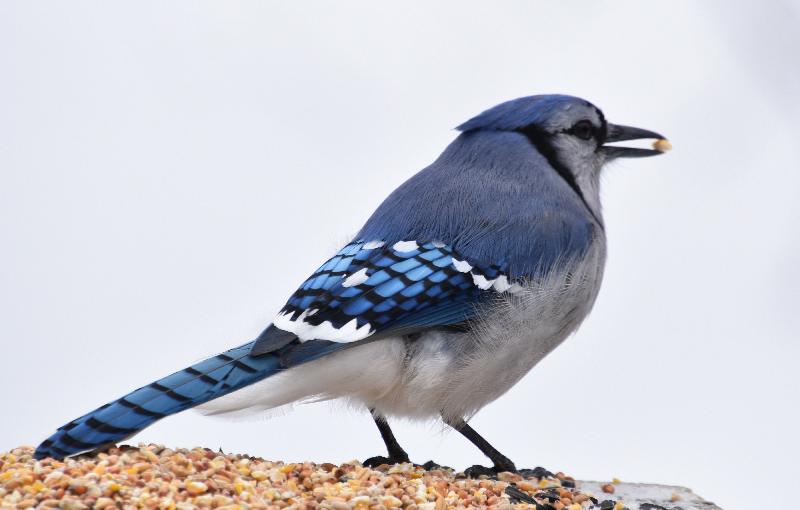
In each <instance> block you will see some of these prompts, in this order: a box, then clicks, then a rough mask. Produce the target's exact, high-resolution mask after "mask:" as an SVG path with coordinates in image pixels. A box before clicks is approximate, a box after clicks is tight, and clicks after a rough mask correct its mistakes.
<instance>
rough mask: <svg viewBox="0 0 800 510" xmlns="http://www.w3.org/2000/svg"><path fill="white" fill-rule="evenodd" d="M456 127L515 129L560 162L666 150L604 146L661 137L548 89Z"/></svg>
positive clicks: (579, 163)
mask: <svg viewBox="0 0 800 510" xmlns="http://www.w3.org/2000/svg"><path fill="white" fill-rule="evenodd" d="M458 130H459V131H463V132H469V131H477V130H485V131H516V132H519V133H521V134H524V135H525V136H527V137H528V138H529V139H530V140H531V142H533V143H534V145H536V146H537V148H539V149H540V150H542V149H544V151H545V152H547V153H548V155H555V156H557V157H558V159H559V160H560V161H561V164H565V165H568V166H573V165H571V164H570V163H575V165H576V166H582V165H584V164H586V162H593V163H595V164H597V165H602V164H603V163H605V162H607V161H609V160H612V159H616V158H619V157H623V158H637V157H646V156H655V155H658V154H662V153H663V152H664V151H665V150H667V147H668V145H667V144H665V143H663V142H662V143H661V144H657V148H654V149H641V148H633V147H619V146H613V145H607V144H610V143H613V142H621V141H626V140H638V139H649V138H652V139H655V140H665V139H664V137H663V136H662V135H660V134H658V133H656V132H653V131H649V130H647V129H641V128H635V127H631V126H622V125H617V124H611V123H610V122H607V121H606V119H605V116H604V115H603V112H602V111H600V109H599V108H597V107H596V106H595V105H593V104H592V103H590V102H589V101H586V100H585V99H581V98H579V97H573V96H566V95H558V94H549V95H538V96H528V97H521V98H518V99H513V100H511V101H506V102H505V103H501V104H499V105H497V106H495V107H493V108H490V109H489V110H486V111H485V112H483V113H481V114H480V115H477V116H476V117H473V118H472V119H470V120H468V121H467V122H465V123H463V124H461V125H460V126H458Z"/></svg>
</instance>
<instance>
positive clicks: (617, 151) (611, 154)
mask: <svg viewBox="0 0 800 510" xmlns="http://www.w3.org/2000/svg"><path fill="white" fill-rule="evenodd" d="M642 138H654V139H655V140H656V142H655V143H654V144H653V146H654V148H653V149H638V148H634V147H618V146H616V145H603V146H602V147H600V150H602V151H603V153H604V154H605V155H606V157H607V158H608V159H614V158H645V157H648V156H657V155H659V154H663V153H664V152H666V151H668V150H669V148H670V145H669V142H667V140H666V138H664V136H663V135H660V134H658V133H656V132H655V131H648V130H646V129H641V128H637V127H631V126H619V125H617V124H610V123H609V124H608V125H607V126H606V137H605V140H603V143H611V142H624V141H626V140H640V139H642Z"/></svg>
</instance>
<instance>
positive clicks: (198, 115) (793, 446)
mask: <svg viewBox="0 0 800 510" xmlns="http://www.w3.org/2000/svg"><path fill="white" fill-rule="evenodd" d="M768 5H769V7H767V5H766V4H762V3H757V2H731V1H722V0H720V1H717V2H703V3H701V2H690V1H684V2H669V3H664V2H661V3H645V2H633V1H630V2H619V1H616V2H610V1H609V2H601V1H585V2H559V3H556V2H529V1H526V2H522V1H520V2H480V3H468V2H463V1H458V2H456V1H453V2H436V3H435V4H434V3H432V2H424V1H417V2H402V3H399V2H397V3H388V2H368V1H365V2H336V3H334V2H322V1H320V2H305V1H304V2H272V1H265V2H130V3H125V4H120V3H113V2H97V3H91V2H70V3H65V2H53V3H49V2H25V1H18V2H14V1H6V2H2V3H0V342H2V350H0V357H2V362H1V363H0V409H2V418H1V419H0V450H6V449H10V448H12V447H15V446H17V445H19V444H35V443H37V442H38V441H40V440H42V439H44V438H45V437H46V436H47V435H49V434H50V433H51V432H52V431H53V430H54V429H55V428H56V427H57V426H59V425H61V424H62V423H64V422H66V421H67V420H69V419H71V418H74V417H76V416H77V415H79V414H82V413H84V412H86V411H88V410H90V409H93V408H94V407H96V406H97V405H99V404H102V403H104V402H106V401H108V400H111V399H114V398H116V397H119V396H121V395H122V394H124V393H125V392H127V391H128V390H131V389H133V388H135V387H138V386H140V385H143V384H146V383H148V382H150V381H151V380H154V379H156V378H158V377H160V376H163V375H165V374H167V373H169V372H171V371H174V370H176V369H179V368H182V367H183V366H185V365H187V364H189V363H191V362H193V361H196V360H198V359H200V358H202V357H204V356H206V355H210V354H214V353H216V352H218V351H221V350H224V349H226V348H229V347H232V346H235V345H239V344H241V343H244V342H245V341H248V340H249V339H252V338H253V337H254V336H255V335H257V334H258V333H259V332H260V331H261V329H262V328H263V327H264V326H265V325H266V324H268V323H269V321H270V320H271V318H272V317H273V316H274V314H275V313H276V312H277V310H278V309H279V308H280V306H281V305H282V304H283V303H284V301H285V299H286V298H287V297H288V295H289V294H290V293H291V292H292V291H293V290H294V289H295V288H296V287H297V285H298V284H299V283H300V282H301V281H302V280H303V279H304V278H305V277H306V276H307V275H308V274H309V272H310V271H312V270H313V269H315V268H316V267H317V266H318V265H319V264H320V263H321V262H322V261H323V260H324V259H325V258H326V257H327V256H328V255H330V254H331V252H332V251H333V250H334V249H335V248H336V247H337V246H338V245H340V244H341V243H343V242H344V241H346V240H347V239H348V237H349V236H350V235H352V234H354V233H355V232H356V231H357V229H358V228H359V226H360V224H361V223H362V222H363V221H364V220H365V219H366V218H367V216H368V215H369V214H370V212H371V211H372V210H373V209H374V208H375V207H376V206H377V205H378V203H379V202H380V201H381V200H382V199H383V198H384V197H385V196H386V195H387V194H388V193H389V192H390V191H391V190H392V189H393V188H394V187H396V186H397V185H398V184H400V183H401V182H402V181H404V180H405V179H406V178H408V177H409V176H410V175H412V174H413V173H414V172H415V171H417V170H419V169H421V168H422V167H424V166H425V165H426V164H428V163H429V162H431V161H432V160H433V159H434V158H435V157H436V156H437V155H438V154H439V152H440V151H441V150H442V149H443V148H444V146H445V145H446V144H447V143H448V142H449V141H450V140H451V139H452V138H453V137H454V136H455V132H454V131H452V129H451V128H452V127H453V126H455V125H457V124H458V123H460V122H462V121H464V120H465V119H467V118H469V117H470V116H472V115H474V114H476V113H478V112H480V111H481V110H483V109H485V108H487V107H490V106H492V105H494V104H496V103H498V102H501V101H503V100H506V99H511V98H514V97H518V96H522V95H529V94H534V93H548V92H561V93H569V94H574V95H579V96H582V97H585V98H587V99H589V100H591V101H593V102H594V103H595V104H597V105H598V106H600V107H601V108H602V109H604V111H605V113H606V116H607V117H608V118H609V119H610V120H611V121H614V122H619V123H625V124H632V125H637V126H641V127H645V128H650V129H654V130H657V131H660V132H662V133H664V134H666V135H668V136H669V137H670V139H671V140H672V142H673V144H674V146H675V150H674V151H673V152H672V153H670V154H668V155H666V156H661V157H658V158H651V159H647V160H626V161H621V162H619V163H617V164H615V165H613V167H612V168H610V169H608V170H607V172H606V176H605V180H604V193H603V198H604V204H605V211H606V213H605V214H606V222H607V226H608V235H609V245H610V256H609V263H608V269H607V273H606V279H605V283H604V288H603V290H602V292H601V295H600V298H599V300H598V302H597V306H596V307H595V310H594V312H593V314H592V316H591V317H590V319H589V320H588V321H587V322H586V323H585V324H584V326H583V327H582V329H581V330H580V331H579V333H578V334H577V335H576V336H574V337H573V338H571V339H570V340H568V341H567V342H566V343H565V344H564V345H563V346H562V347H561V348H559V349H558V350H556V352H555V353H553V354H552V355H551V356H550V357H549V358H547V359H546V360H545V361H544V362H542V363H541V365H540V366H538V367H537V368H536V369H535V370H533V372H532V373H531V374H530V375H529V376H528V377H527V378H525V379H524V380H523V381H522V382H521V383H520V384H518V385H517V386H516V387H515V388H514V389H512V390H511V391H510V392H509V393H508V394H507V395H505V396H504V397H502V398H501V399H500V400H498V401H497V402H495V403H494V404H492V405H490V406H488V407H487V408H486V409H484V410H483V411H482V412H481V413H479V414H478V416H477V417H476V418H475V419H474V421H473V425H474V426H475V427H476V429H477V430H478V431H480V432H481V433H482V434H483V435H485V436H486V437H487V438H488V439H490V440H491V441H492V442H493V443H494V444H495V445H496V446H497V447H498V448H499V449H500V450H501V451H503V452H505V453H506V454H508V455H509V456H511V457H512V458H513V459H514V460H515V462H516V463H517V465H518V466H529V467H532V466H535V465H542V466H546V467H548V468H550V469H556V470H563V471H565V472H568V473H570V474H572V475H574V476H576V477H579V478H589V479H609V478H610V477H612V476H618V477H620V478H622V479H623V480H628V481H642V482H645V481H646V482H661V483H673V484H682V485H687V486H690V487H692V488H694V489H695V490H696V491H697V492H699V493H700V494H702V495H704V496H706V497H708V498H710V499H712V500H714V501H716V502H717V503H718V504H720V505H721V506H722V507H723V508H725V509H726V510H732V509H745V508H757V507H758V506H759V503H760V502H761V503H762V504H766V501H769V502H770V503H769V504H772V503H775V502H777V501H778V500H780V499H781V498H783V496H782V495H781V494H782V492H781V491H782V490H783V489H785V488H788V487H790V486H791V485H792V482H793V481H795V482H796V478H795V479H791V478H790V476H791V475H793V474H796V472H794V473H793V470H795V469H796V465H797V457H798V454H800V449H799V448H798V440H797V430H798V426H800V423H798V422H799V421H800V420H798V410H797V407H798V397H799V396H800V395H799V393H800V390H799V389H798V387H799V386H800V384H799V383H798V375H797V371H798V369H797V363H798V359H800V356H799V355H800V347H798V342H797V336H798V334H797V331H798V330H800V313H798V298H800V295H798V290H799V289H800V271H799V270H798V263H797V262H798V248H800V228H798V221H799V220H800V203H798V199H797V198H798V192H800V164H799V163H798V159H799V158H798V137H799V135H800V128H798V125H800V124H799V123H798V114H800V58H798V49H800V35H798V34H800V32H799V31H798V30H797V26H798V24H800V6H798V4H797V3H796V2H795V3H793V4H792V3H789V2H780V1H774V2H770V3H769V4H768ZM340 411H341V410H340V409H338V408H331V407H330V406H328V405H323V404H320V405H308V406H301V407H300V408H299V409H298V410H296V411H295V412H293V413H291V414H288V415H286V416H281V417H277V418H274V419H271V420H269V421H251V422H230V421H220V420H214V419H210V418H204V417H201V416H200V415H198V414H196V413H192V412H188V413H184V414H182V415H179V416H175V417H170V418H168V419H165V420H163V421H162V422H159V423H158V424H156V425H155V426H153V427H151V428H149V429H147V430H146V431H145V432H143V433H142V434H140V435H139V436H137V437H136V438H135V441H145V442H150V441H153V442H160V443H166V444H168V445H180V446H187V447H188V446H195V445H203V446H208V447H213V448H216V447H218V446H221V447H222V448H224V449H225V450H226V451H234V452H248V453H251V454H257V455H261V456H264V457H266V458H270V459H284V460H302V459H312V460H317V461H335V462H338V461H346V460H348V459H352V458H359V459H363V458H365V457H368V456H371V455H375V454H379V453H382V451H383V446H382V443H381V441H380V438H379V436H378V434H377V432H376V431H375V430H374V425H373V424H372V422H371V420H370V419H369V418H368V417H367V416H366V415H363V414H353V413H342V412H340ZM396 433H397V435H398V437H399V439H400V441H401V443H402V444H403V445H405V447H406V448H407V449H408V450H409V451H410V453H411V454H412V457H413V458H414V459H417V460H419V461H425V460H428V459H429V458H434V459H435V460H437V461H439V462H442V463H447V464H450V465H453V466H456V467H460V468H463V467H466V466H468V465H470V464H473V463H476V462H485V459H484V458H483V457H482V456H481V454H480V453H479V452H478V451H477V450H476V449H475V448H474V447H473V446H472V445H470V444H469V443H467V441H466V440H464V439H463V438H461V437H460V436H459V435H458V434H455V433H447V434H443V433H442V431H441V428H440V427H439V426H438V425H436V424H427V425H425V424H402V423H401V424H398V425H397V427H396ZM782 484H784V485H782ZM781 487H783V489H782V488H781Z"/></svg>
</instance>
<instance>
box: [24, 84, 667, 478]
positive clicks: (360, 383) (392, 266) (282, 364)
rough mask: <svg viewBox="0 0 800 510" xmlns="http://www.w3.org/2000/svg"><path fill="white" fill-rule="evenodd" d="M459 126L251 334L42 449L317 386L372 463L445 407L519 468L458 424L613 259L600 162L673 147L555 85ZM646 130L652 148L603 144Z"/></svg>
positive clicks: (557, 336)
mask: <svg viewBox="0 0 800 510" xmlns="http://www.w3.org/2000/svg"><path fill="white" fill-rule="evenodd" d="M456 129H457V131H458V134H457V136H456V137H455V139H454V140H453V141H452V142H451V143H450V144H449V145H448V146H447V147H446V148H445V149H444V151H443V152H442V154H441V155H440V156H439V157H438V158H437V159H436V160H435V161H434V162H433V163H431V164H430V165H429V166H427V167H425V168H424V169H422V170H421V171H419V172H418V173H416V174H414V175H413V176H411V177H410V178H409V179H408V180H407V181H405V182H404V183H403V184H401V185H400V186H399V187H398V188H397V189H395V190H394V191H393V192H392V193H391V194H390V195H389V196H388V197H387V198H386V199H385V200H384V201H383V202H382V203H381V204H380V206H379V207H378V208H377V209H376V210H375V211H374V213H373V214H372V215H371V216H370V217H369V218H368V219H367V221H366V223H364V225H363V227H362V228H361V229H360V231H358V233H357V234H356V235H355V236H353V237H352V240H351V241H350V242H349V243H347V244H346V245H345V246H344V247H342V248H341V249H340V250H339V251H338V252H336V253H335V254H334V255H333V256H332V257H331V258H329V259H328V260H327V261H326V262H325V263H324V264H322V265H321V266H320V267H319V269H317V270H316V271H314V272H313V273H312V274H311V275H310V276H309V277H308V279H306V280H305V281H304V282H303V283H302V284H301V285H300V287H299V288H298V289H297V291H296V292H295V293H294V294H292V295H291V296H290V297H289V299H288V301H287V302H286V304H285V306H284V307H283V308H282V309H281V310H280V312H279V313H278V314H277V316H276V317H275V318H274V320H273V322H272V323H271V324H269V325H268V326H267V327H266V329H264V330H263V332H262V333H261V334H260V335H259V336H258V337H256V338H255V339H254V340H252V341H250V342H248V343H245V344H243V345H240V346H238V347H234V348H232V349H230V350H228V351H225V352H223V353H220V354H218V355H216V356H213V357H210V358H208V359H204V360H202V361H200V362H198V363H195V364H193V365H191V366H189V367H187V368H184V369H183V370H180V371H178V372H175V373H173V374H171V375H168V376H166V377H164V378H162V379H159V380H157V381H155V382H153V383H151V384H148V385H146V386H143V387H141V388H139V389H137V390H135V391H132V392H131V393H129V394H127V395H125V396H123V397H122V398H119V399H118V400H115V401H113V402H110V403H107V404H105V405H103V406H101V407H99V408H97V409H95V410H94V411H91V412H89V413H88V414H85V415H83V416H81V417H79V418H76V419H74V420H72V421H70V422H69V423H67V424H65V425H63V426H62V427H60V428H59V429H57V431H56V432H55V433H54V434H52V435H51V436H50V437H49V438H48V439H46V440H44V441H43V442H42V443H41V444H40V445H39V446H38V447H37V448H36V450H35V454H34V455H35V457H36V458H37V459H43V458H46V457H52V458H55V459H63V458H65V457H68V456H72V455H77V454H81V453H92V452H97V451H102V450H103V449H106V448H108V447H110V446H113V445H115V444H117V443H119V442H120V441H123V440H125V439H128V438H130V437H131V436H133V435H134V434H136V433H138V432H139V431H141V430H142V429H144V428H145V427H147V426H149V425H151V424H152V423H154V422H156V421H158V420H160V419H162V418H164V417H166V416H169V415H172V414H175V413H179V412H181V411H184V410H186V409H189V408H193V407H198V406H199V408H200V410H201V411H202V412H205V413H206V414H212V415H216V414H226V413H238V412H243V411H262V410H269V409H273V408H277V407H280V406H284V405H287V404H291V403H293V402H297V401H304V400H308V399H312V398H313V399H317V400H325V399H343V400H345V401H347V402H348V403H351V404H353V405H355V406H358V407H359V408H361V409H364V410H365V411H368V412H369V414H370V415H371V417H372V419H373V420H374V421H375V424H376V425H377V428H378V432H379V433H380V435H381V437H382V439H383V441H384V443H385V445H386V450H387V453H386V455H377V456H375V457H371V458H370V459H367V460H366V461H365V462H364V464H365V465H372V466H376V465H380V464H384V463H387V464H394V463H403V462H410V460H409V455H408V453H407V452H406V451H405V450H404V449H403V447H402V446H401V445H400V444H399V442H398V440H397V439H396V437H395V435H394V433H393V431H392V429H391V427H390V425H389V419H395V418H401V417H402V418H410V419H418V420H441V422H443V423H444V424H446V425H447V426H449V427H451V428H452V429H455V430H456V431H458V432H459V433H461V434H462V435H463V436H464V437H465V438H466V439H468V440H469V441H470V442H472V443H473V444H474V445H475V446H477V448H478V449H479V450H480V451H481V452H482V453H483V454H484V455H485V456H486V457H488V459H489V460H490V461H491V462H492V465H491V466H490V467H485V466H481V465H479V464H476V465H474V466H472V467H471V468H469V473H468V474H471V475H480V474H492V473H495V474H496V473H499V472H502V471H510V472H520V471H521V470H518V469H517V467H516V465H515V464H514V462H512V460H511V459H510V458H509V457H507V456H505V455H504V454H502V453H500V452H499V451H498V450H497V449H496V448H494V447H493V446H492V445H491V444H490V443H489V441H487V440H486V439H484V438H483V437H482V436H481V435H480V434H478V432H477V431H475V429H473V428H472V427H471V426H470V425H469V423H468V422H469V421H470V419H471V418H472V417H473V416H474V415H475V414H476V413H477V412H478V411H479V410H480V409H481V408H483V407H484V406H486V405H487V404H488V403H490V402H492V401H494V400H495V399H497V398H498V397H500V396H501V395H503V394H504V393H505V392H506V391H507V390H509V389H510V388H511V387H512V386H514V385H515V384H516V383H517V382H518V381H520V379H522V377H523V376H525V375H526V374H527V373H528V372H529V371H530V370H531V369H532V368H533V367H534V366H535V365H536V364H537V363H538V362H539V361H541V360H542V359H543V358H544V357H545V356H546V355H547V354H548V353H549V352H551V351H552V350H553V349H554V348H556V347H557V346H558V345H559V344H560V343H561V342H562V341H564V340H565V339H566V338H567V337H568V336H570V335H571V334H572V333H573V332H574V331H575V330H576V329H577V328H578V326H579V325H580V324H581V323H582V321H583V320H584V319H585V318H586V316H587V315H588V314H589V312H590V310H591V308H592V306H593V304H594V302H595V300H596V297H597V294H598V291H599V289H600V285H601V281H602V279H603V269H604V266H605V261H606V234H605V224H604V221H603V215H602V209H601V204H600V176H601V173H602V169H603V168H604V167H605V166H606V165H607V164H608V163H609V162H611V161H614V160H616V159H618V158H631V157H634V158H635V157H647V156H654V155H657V154H662V153H663V152H664V150H666V149H665V148H666V147H667V146H668V142H667V141H666V139H665V137H664V136H662V135H660V134H658V133H656V132H654V131H649V130H646V129H641V128H635V127H631V126H625V125H618V124H612V123H610V122H608V121H607V120H606V118H605V116H604V114H603V112H602V111H601V110H600V109H599V108H597V107H596V106H595V105H593V104H592V103H590V102H589V101H586V100H584V99H581V98H578V97H574V96H569V95H563V94H543V95H533V96H526V97H520V98H517V99H513V100H510V101H506V102H503V103H500V104H498V105H496V106H494V107H492V108H490V109H488V110H485V111H483V112H482V113H480V114H478V115H477V116H474V117H472V118H471V119H469V120H467V121H466V122H464V123H462V124H461V125H459V126H458V127H457V128H456ZM638 139H655V140H656V143H654V145H653V147H654V148H653V149H649V148H637V147H624V146H620V145H612V144H613V143H614V142H623V141H628V140H638ZM537 469H542V468H537Z"/></svg>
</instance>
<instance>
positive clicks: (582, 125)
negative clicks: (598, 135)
mask: <svg viewBox="0 0 800 510" xmlns="http://www.w3.org/2000/svg"><path fill="white" fill-rule="evenodd" d="M569 133H570V134H573V135H575V136H577V137H578V138H580V139H582V140H588V139H590V138H591V137H592V136H594V126H593V125H592V123H591V122H589V121H588V120H582V121H580V122H577V123H575V125H574V126H572V127H571V128H569Z"/></svg>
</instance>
